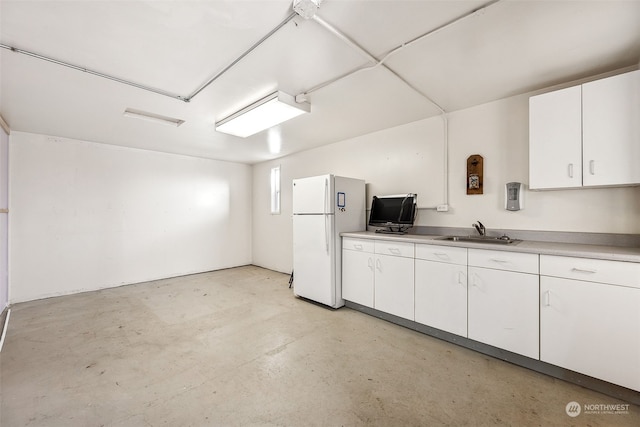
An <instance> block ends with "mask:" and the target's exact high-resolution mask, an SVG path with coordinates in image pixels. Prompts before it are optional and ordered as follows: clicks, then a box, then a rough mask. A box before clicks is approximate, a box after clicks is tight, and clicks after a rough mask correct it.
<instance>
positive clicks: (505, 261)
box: [491, 258, 509, 264]
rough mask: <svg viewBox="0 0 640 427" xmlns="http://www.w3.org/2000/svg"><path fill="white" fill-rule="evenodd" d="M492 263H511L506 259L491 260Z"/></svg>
mask: <svg viewBox="0 0 640 427" xmlns="http://www.w3.org/2000/svg"><path fill="white" fill-rule="evenodd" d="M491 261H493V262H499V263H500V264H508V263H509V261H507V260H506V259H500V258H491Z"/></svg>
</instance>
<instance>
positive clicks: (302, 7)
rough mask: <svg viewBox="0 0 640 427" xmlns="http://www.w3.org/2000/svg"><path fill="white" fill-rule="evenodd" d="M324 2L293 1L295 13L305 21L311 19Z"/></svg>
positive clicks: (317, 0) (319, 0) (314, 0)
mask: <svg viewBox="0 0 640 427" xmlns="http://www.w3.org/2000/svg"><path fill="white" fill-rule="evenodd" d="M320 3H322V0H293V11H294V12H295V13H297V14H298V15H300V16H302V17H303V18H304V19H311V18H313V17H314V16H315V14H316V12H318V8H319V7H320Z"/></svg>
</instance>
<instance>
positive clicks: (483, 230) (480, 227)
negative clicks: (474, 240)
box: [471, 221, 487, 236]
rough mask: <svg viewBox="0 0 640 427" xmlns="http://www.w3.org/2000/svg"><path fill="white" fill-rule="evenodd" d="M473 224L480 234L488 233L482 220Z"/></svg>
mask: <svg viewBox="0 0 640 427" xmlns="http://www.w3.org/2000/svg"><path fill="white" fill-rule="evenodd" d="M471 225H473V228H475V229H476V231H477V232H478V234H479V235H481V236H486V235H487V228H486V227H485V226H484V225H483V224H482V223H481V222H480V221H478V222H477V223H473V224H471Z"/></svg>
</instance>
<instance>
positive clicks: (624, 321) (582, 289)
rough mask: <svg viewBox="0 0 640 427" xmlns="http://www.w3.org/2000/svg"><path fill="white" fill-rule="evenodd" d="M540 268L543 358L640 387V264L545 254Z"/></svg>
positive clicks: (633, 386)
mask: <svg viewBox="0 0 640 427" xmlns="http://www.w3.org/2000/svg"><path fill="white" fill-rule="evenodd" d="M560 266H566V268H560ZM619 271H625V272H626V274H624V275H620V277H619V278H618V277H616V276H618V274H617V272H619ZM540 273H541V275H542V276H541V277H540V360H542V361H544V362H547V363H551V364H553V365H557V366H560V367H563V368H565V369H570V370H572V371H576V372H579V373H582V374H585V375H589V376H591V377H594V378H598V379H601V380H604V381H608V382H611V383H614V384H619V385H621V386H624V387H628V388H630V389H633V390H637V391H640V264H635V263H625V262H616V261H602V260H586V259H580V258H571V257H558V256H546V255H541V257H540ZM551 274H553V275H554V276H555V275H561V276H568V277H551V276H548V275H551ZM595 280H598V282H596V281H595ZM600 280H603V281H607V282H608V283H600V282H599V281H600ZM618 281H620V282H622V283H623V285H616V284H610V283H611V282H618ZM629 285H631V286H629Z"/></svg>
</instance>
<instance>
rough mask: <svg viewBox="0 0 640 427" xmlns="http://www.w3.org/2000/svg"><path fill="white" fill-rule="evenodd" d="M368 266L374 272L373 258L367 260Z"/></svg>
mask: <svg viewBox="0 0 640 427" xmlns="http://www.w3.org/2000/svg"><path fill="white" fill-rule="evenodd" d="M367 266H368V267H369V268H370V269H371V271H373V259H372V258H371V257H369V259H368V260H367Z"/></svg>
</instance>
